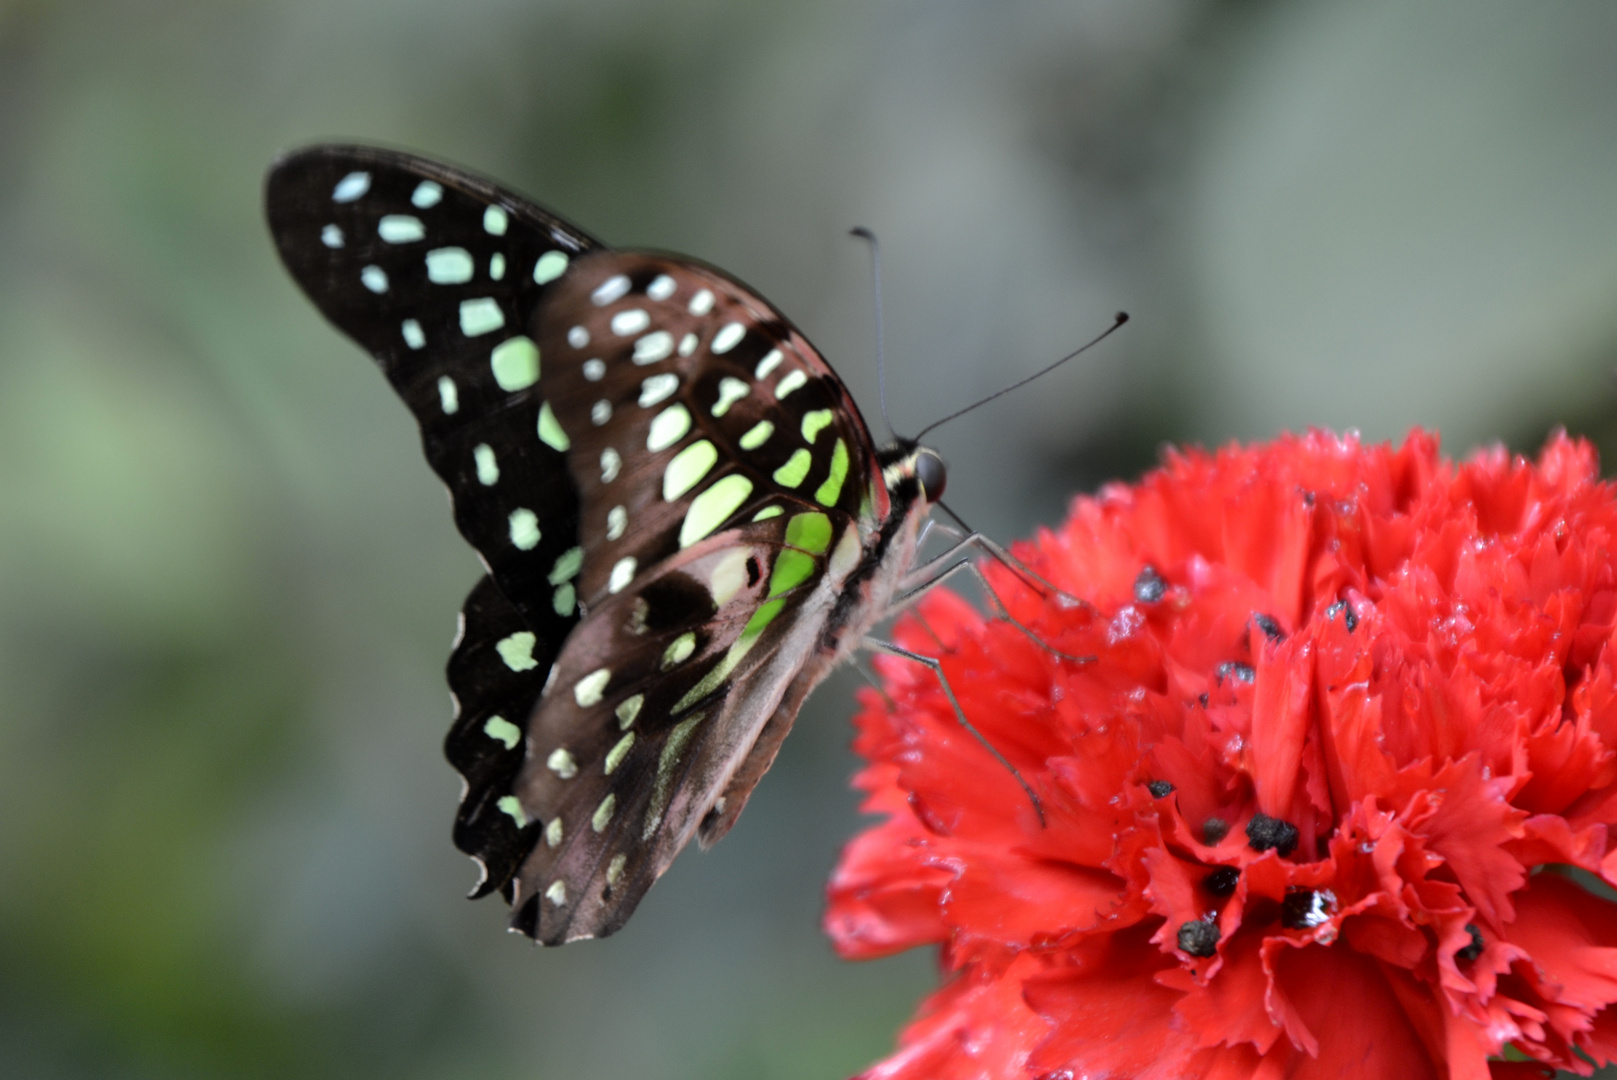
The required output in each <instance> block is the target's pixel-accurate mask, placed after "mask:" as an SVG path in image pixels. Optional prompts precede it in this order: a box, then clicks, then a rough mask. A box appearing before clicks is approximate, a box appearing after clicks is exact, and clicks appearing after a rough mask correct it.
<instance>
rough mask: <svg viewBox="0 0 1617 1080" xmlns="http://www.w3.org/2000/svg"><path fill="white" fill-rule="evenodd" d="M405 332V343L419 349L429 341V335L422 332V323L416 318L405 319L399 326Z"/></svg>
mask: <svg viewBox="0 0 1617 1080" xmlns="http://www.w3.org/2000/svg"><path fill="white" fill-rule="evenodd" d="M399 329H400V330H401V331H403V333H404V343H405V344H406V345H408V346H410V348H412V349H419V348H421V347H422V346H424V345H425V344H426V343H427V335H426V334H423V333H422V332H421V324H420V323H418V322H416V321H415V320H414V319H405V320H404V324H403V325H402V326H400V327H399Z"/></svg>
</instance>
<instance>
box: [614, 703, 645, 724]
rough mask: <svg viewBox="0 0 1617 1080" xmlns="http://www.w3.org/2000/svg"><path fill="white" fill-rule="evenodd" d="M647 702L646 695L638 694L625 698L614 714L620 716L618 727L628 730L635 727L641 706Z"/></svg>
mask: <svg viewBox="0 0 1617 1080" xmlns="http://www.w3.org/2000/svg"><path fill="white" fill-rule="evenodd" d="M645 703H646V695H644V694H636V695H635V696H634V697H630V698H624V699H623V700H622V701H620V702H619V703H618V707H617V708H615V709H613V710H612V714H613V715H614V716H616V717H617V718H618V727H619V728H621V729H623V730H625V731H627V730H628V729H629V728H632V727H634V721H635V718H636V717H637V716H639V715H640V706H642V705H644V704H645Z"/></svg>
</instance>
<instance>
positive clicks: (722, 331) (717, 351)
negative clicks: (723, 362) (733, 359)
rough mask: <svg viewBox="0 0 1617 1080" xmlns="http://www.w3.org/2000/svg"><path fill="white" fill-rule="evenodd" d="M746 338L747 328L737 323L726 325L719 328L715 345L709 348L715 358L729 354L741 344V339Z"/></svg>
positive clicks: (714, 339) (714, 340) (715, 335)
mask: <svg viewBox="0 0 1617 1080" xmlns="http://www.w3.org/2000/svg"><path fill="white" fill-rule="evenodd" d="M746 336H747V328H746V327H745V326H742V325H741V324H740V323H737V322H733V323H726V324H725V325H724V326H722V327H720V328H719V332H718V333H717V334H714V335H713V343H712V344H711V345H709V346H708V349H709V350H710V351H712V353H713V354H714V355H715V356H717V355H721V354H723V353H727V352H729V351H730V350H731V349H733V348H735V347H736V346H737V345H739V344H741V339H742V338H744V337H746Z"/></svg>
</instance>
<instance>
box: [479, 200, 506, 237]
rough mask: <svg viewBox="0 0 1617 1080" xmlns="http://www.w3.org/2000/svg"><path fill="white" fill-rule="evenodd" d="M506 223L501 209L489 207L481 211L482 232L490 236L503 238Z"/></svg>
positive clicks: (503, 210)
mask: <svg viewBox="0 0 1617 1080" xmlns="http://www.w3.org/2000/svg"><path fill="white" fill-rule="evenodd" d="M507 221H508V218H507V216H506V213H505V209H504V208H503V207H499V206H491V207H489V208H488V209H487V210H484V211H483V231H484V232H486V233H488V234H489V235H490V236H504V235H505V226H506V224H507Z"/></svg>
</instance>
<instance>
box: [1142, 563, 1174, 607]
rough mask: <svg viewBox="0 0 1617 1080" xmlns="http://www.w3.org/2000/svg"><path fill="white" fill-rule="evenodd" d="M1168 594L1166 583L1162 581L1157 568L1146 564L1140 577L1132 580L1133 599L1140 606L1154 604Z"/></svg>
mask: <svg viewBox="0 0 1617 1080" xmlns="http://www.w3.org/2000/svg"><path fill="white" fill-rule="evenodd" d="M1167 592H1168V583H1167V582H1166V581H1163V580H1162V575H1161V574H1159V573H1157V568H1156V567H1154V566H1152V565H1150V564H1149V563H1147V564H1146V566H1145V569H1143V570H1141V571H1140V576H1139V577H1137V578H1135V579H1134V599H1136V600H1138V601H1139V602H1140V603H1142V604H1154V603H1156V602H1157V601H1158V600H1161V599H1162V598H1163V596H1164V595H1166V594H1167Z"/></svg>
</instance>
